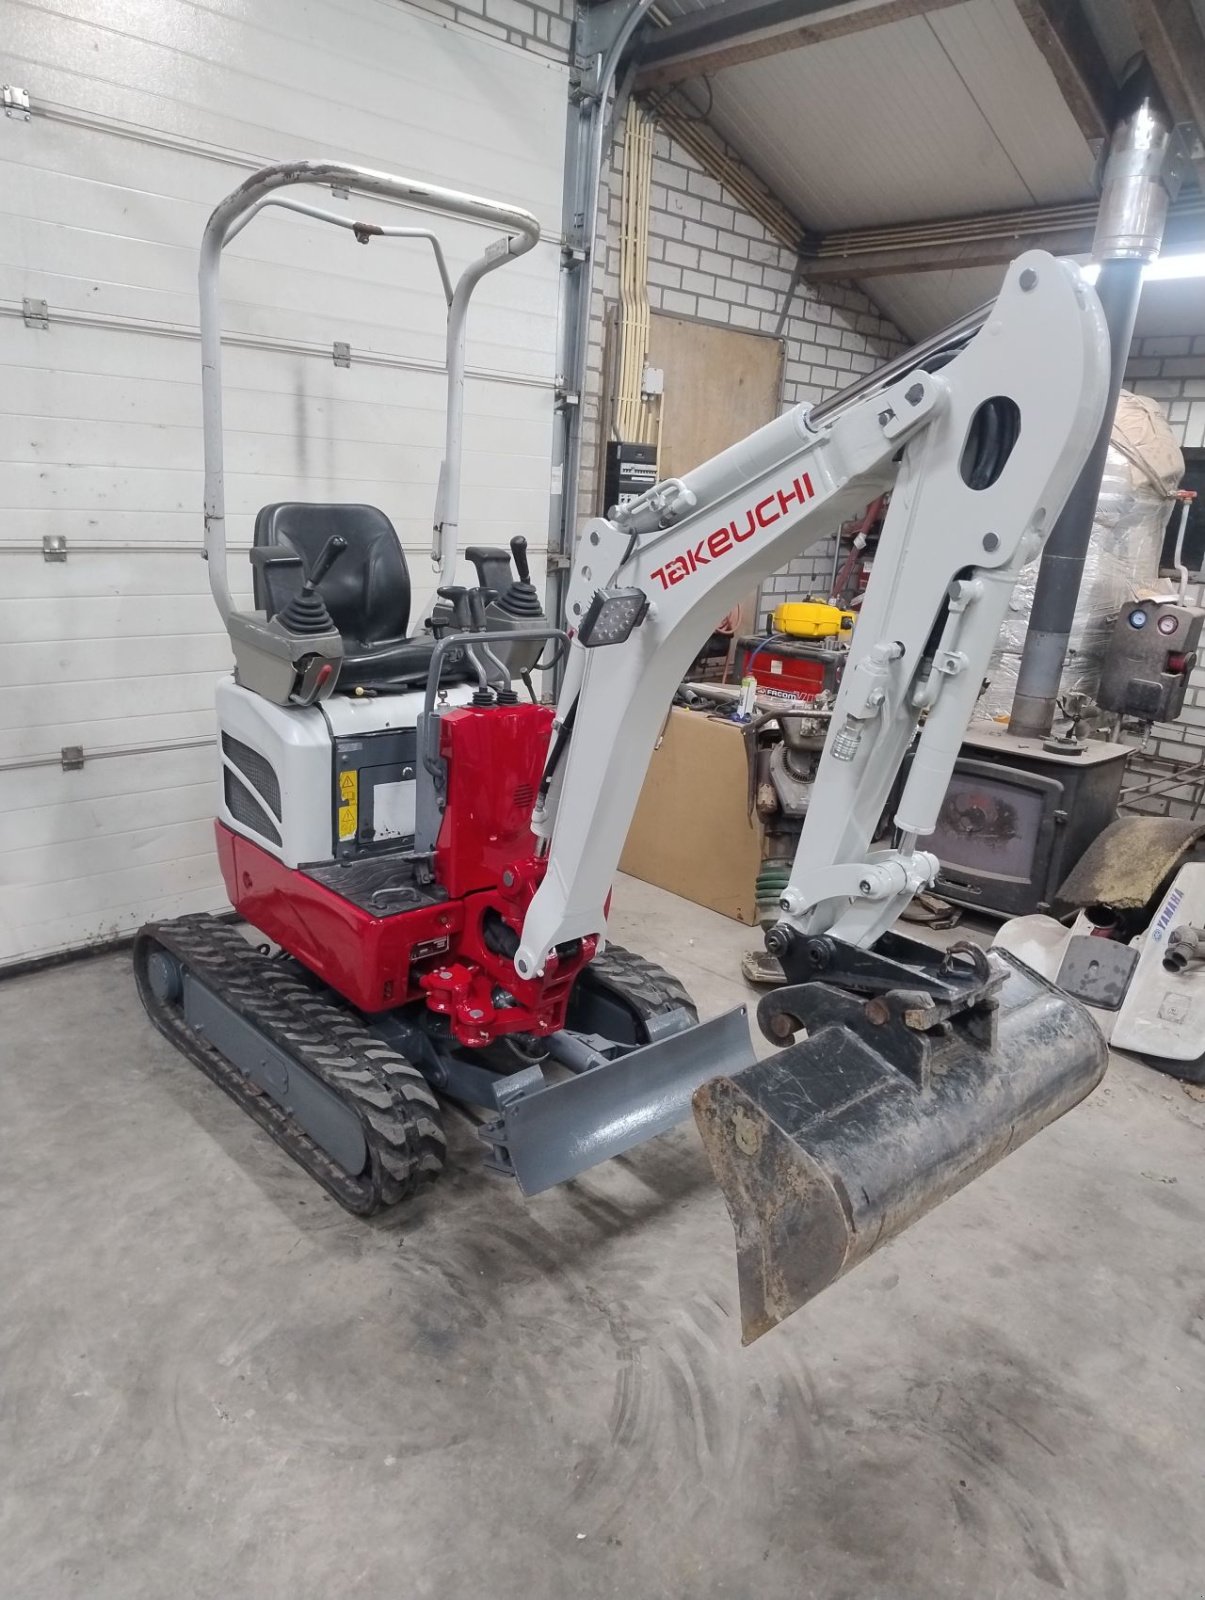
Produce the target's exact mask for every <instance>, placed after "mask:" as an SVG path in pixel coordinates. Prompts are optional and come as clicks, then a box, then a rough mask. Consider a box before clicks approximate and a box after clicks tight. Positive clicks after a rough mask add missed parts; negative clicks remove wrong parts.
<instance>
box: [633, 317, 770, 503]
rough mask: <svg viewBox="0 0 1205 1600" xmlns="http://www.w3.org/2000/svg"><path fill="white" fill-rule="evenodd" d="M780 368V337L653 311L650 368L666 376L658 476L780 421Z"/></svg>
mask: <svg viewBox="0 0 1205 1600" xmlns="http://www.w3.org/2000/svg"><path fill="white" fill-rule="evenodd" d="M782 363H783V347H782V341H781V340H780V339H773V338H770V337H769V336H767V335H765V334H758V333H744V332H740V331H738V330H736V329H734V328H720V327H715V326H712V325H711V324H709V323H705V322H693V321H691V320H690V319H689V318H686V317H668V316H664V315H662V314H661V313H655V314H654V315H653V317H652V319H651V325H650V330H649V364H650V366H653V367H660V368H661V370H662V371H663V372H664V373H665V399H664V402H663V410H662V424H661V455H660V459H659V460H658V463H657V470H658V473H659V475H660V476H661V477H662V478H674V477H679V476H680V475H681V474H682V473H684V472H689V471H690V470H691V468H692V467H697V466H698V465H699V463H700V462H703V461H709V460H710V459H711V457H712V456H714V455H718V454H719V452H720V451H721V450H725V449H727V447H728V446H729V445H730V444H735V443H736V441H737V440H738V439H743V438H744V437H745V435H746V434H749V433H752V432H753V431H754V429H755V428H760V427H761V426H762V425H763V423H766V422H769V421H770V420H771V418H773V417H776V416H777V415H778V412H779V405H780V396H781V394H782ZM720 374H722V387H721V388H717V380H718V375H720Z"/></svg>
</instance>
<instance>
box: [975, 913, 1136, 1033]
mask: <svg viewBox="0 0 1205 1600" xmlns="http://www.w3.org/2000/svg"><path fill="white" fill-rule="evenodd" d="M1093 932H1094V929H1093V926H1092V923H1091V922H1090V921H1089V920H1088V918H1087V917H1086V916H1085V915H1084V913H1083V912H1082V911H1081V912H1080V914H1079V916H1078V917H1076V919H1075V921H1074V922H1073V923H1072V924H1071V926H1070V927H1065V926H1064V924H1063V923H1061V922H1059V921H1058V920H1057V918H1055V917H1048V916H1045V915H1043V914H1042V913H1041V912H1039V911H1035V912H1031V913H1030V914H1029V915H1028V916H1024V917H1011V918H1010V919H1009V920H1008V921H1007V922H1005V923H1002V924H1001V926H1000V928H999V929H998V930H997V932H996V936H995V938H994V939H993V940H992V946H991V947H992V949H993V950H1006V951H1007V952H1008V953H1009V955H1014V956H1016V958H1017V960H1018V961H1024V963H1025V965H1026V966H1027V967H1032V968H1033V970H1034V971H1035V972H1038V973H1041V975H1042V977H1043V978H1045V979H1046V980H1047V982H1049V983H1057V982H1058V976H1059V972H1060V971H1061V970H1062V966H1063V959H1064V957H1065V956H1066V954H1067V946H1068V945H1069V944H1070V943H1071V941H1072V939H1081V938H1084V939H1086V938H1090V937H1091V936H1092V934H1093ZM1080 1004H1081V1005H1082V1006H1083V1007H1084V1009H1085V1010H1086V1011H1087V1012H1088V1014H1089V1016H1090V1017H1091V1018H1092V1020H1093V1022H1095V1024H1096V1026H1097V1027H1098V1028H1099V1029H1100V1031H1101V1036H1102V1037H1103V1039H1104V1040H1105V1043H1106V1044H1107V1043H1108V1042H1109V1041H1110V1040H1111V1039H1112V1037H1113V1029H1114V1027H1115V1026H1116V1024H1117V1017H1118V1013H1117V1012H1116V1011H1106V1010H1105V1009H1104V1007H1103V1006H1092V1005H1088V1003H1087V1001H1084V1000H1081V1001H1080Z"/></svg>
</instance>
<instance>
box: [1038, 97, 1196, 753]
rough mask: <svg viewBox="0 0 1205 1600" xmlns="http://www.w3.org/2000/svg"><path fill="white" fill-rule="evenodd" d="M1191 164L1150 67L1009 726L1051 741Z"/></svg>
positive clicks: (1135, 106) (1125, 123) (1136, 104)
mask: <svg viewBox="0 0 1205 1600" xmlns="http://www.w3.org/2000/svg"><path fill="white" fill-rule="evenodd" d="M1182 164H1183V163H1182V151H1181V146H1180V142H1179V140H1178V139H1177V137H1176V135H1175V131H1174V128H1173V125H1172V121H1171V118H1170V117H1169V116H1168V114H1167V111H1166V109H1165V108H1164V106H1163V103H1162V101H1161V99H1159V97H1158V94H1157V91H1156V90H1155V88H1154V86H1153V80H1152V78H1151V76H1150V73H1149V70H1148V69H1147V68H1146V67H1145V66H1143V67H1142V68H1141V69H1140V70H1139V71H1138V72H1136V73H1135V74H1134V75H1133V77H1131V79H1130V80H1129V82H1128V84H1127V85H1126V86H1125V87H1123V90H1122V108H1121V115H1120V117H1119V120H1118V122H1117V124H1116V126H1115V127H1114V129H1113V136H1112V139H1111V141H1110V144H1109V154H1108V159H1107V161H1106V163H1105V170H1104V181H1103V184H1102V186H1101V196H1100V210H1099V211H1098V213H1097V220H1096V234H1095V237H1094V239H1093V243H1092V255H1093V258H1094V259H1095V260H1096V261H1099V262H1100V277H1099V278H1098V280H1097V284H1096V292H1097V294H1098V295H1099V296H1100V301H1101V306H1102V308H1103V310H1104V313H1105V322H1106V323H1107V325H1108V329H1109V339H1110V341H1111V344H1112V362H1111V365H1110V374H1109V394H1108V399H1107V401H1106V403H1105V414H1104V421H1103V422H1102V423H1101V429H1100V433H1099V435H1098V437H1097V440H1096V443H1095V444H1094V445H1093V447H1092V453H1091V454H1090V455H1089V457H1088V459H1087V461H1086V462H1085V463H1084V467H1083V470H1082V471H1081V473H1080V475H1079V477H1078V478H1077V479H1076V482H1075V486H1074V488H1073V489H1072V490H1071V493H1070V495H1069V496H1068V498H1067V503H1066V505H1065V506H1064V507H1063V509H1062V511H1061V513H1060V514H1059V517H1058V520H1057V521H1056V522H1055V525H1054V527H1053V529H1052V530H1051V533H1050V537H1049V538H1048V539H1047V541H1046V545H1045V548H1044V549H1043V551H1042V559H1041V564H1040V566H1039V567H1038V580H1037V585H1036V587H1035V589H1034V597H1033V609H1032V611H1031V612H1030V616H1029V630H1028V632H1027V633H1026V635H1025V647H1024V650H1023V651H1022V655H1021V665H1020V669H1019V670H1018V673H1017V689H1016V694H1015V695H1014V697H1013V706H1012V713H1011V716H1010V718H1009V725H1008V727H1009V732H1010V733H1014V734H1019V735H1022V736H1028V737H1031V738H1044V737H1045V736H1046V735H1047V734H1048V733H1049V732H1050V730H1051V728H1052V727H1053V725H1054V717H1055V711H1056V708H1057V701H1058V691H1059V679H1060V677H1061V675H1062V671H1063V663H1064V661H1065V660H1066V656H1067V648H1068V644H1069V641H1070V637H1071V625H1072V621H1073V619H1074V616H1075V602H1076V600H1077V599H1078V598H1079V590H1080V583H1081V581H1082V579H1083V575H1084V558H1085V557H1086V555H1087V552H1088V544H1089V541H1090V539H1091V537H1092V523H1093V518H1094V517H1095V515H1096V502H1097V500H1098V499H1099V497H1100V486H1101V482H1102V480H1103V478H1104V472H1105V458H1106V456H1107V455H1108V451H1109V439H1110V436H1111V434H1112V431H1113V418H1114V415H1115V413H1116V411H1117V397H1118V394H1119V393H1120V391H1121V384H1122V378H1123V377H1124V374H1125V368H1126V361H1127V359H1128V357H1129V353H1130V343H1131V340H1132V339H1133V336H1134V319H1135V317H1136V316H1137V314H1138V300H1139V296H1140V295H1141V292H1142V269H1143V267H1144V266H1145V265H1146V263H1147V262H1148V261H1153V260H1154V259H1155V257H1156V256H1157V255H1158V254H1159V247H1160V244H1161V243H1162V241H1163V229H1164V225H1165V223H1166V221H1167V208H1168V205H1169V203H1170V202H1171V201H1172V200H1173V199H1174V198H1175V196H1176V193H1177V191H1178V190H1179V186H1180V173H1181V170H1182Z"/></svg>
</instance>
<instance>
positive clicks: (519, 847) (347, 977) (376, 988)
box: [217, 705, 596, 1047]
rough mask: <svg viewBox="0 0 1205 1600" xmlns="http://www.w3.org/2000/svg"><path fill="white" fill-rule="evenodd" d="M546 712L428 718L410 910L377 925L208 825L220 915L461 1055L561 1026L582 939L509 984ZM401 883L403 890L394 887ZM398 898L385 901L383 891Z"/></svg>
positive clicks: (536, 869)
mask: <svg viewBox="0 0 1205 1600" xmlns="http://www.w3.org/2000/svg"><path fill="white" fill-rule="evenodd" d="M552 721H553V712H552V709H551V708H550V707H548V706H533V705H515V706H481V707H478V706H465V707H462V708H459V709H457V710H454V711H448V712H445V713H444V714H443V716H441V718H440V722H439V728H440V755H441V756H442V757H443V759H444V762H445V763H446V771H447V795H446V806H445V809H444V814H443V821H442V824H441V827H440V830H439V838H438V840H437V842H436V847H435V853H434V864H433V865H434V879H435V882H434V885H431V884H423V883H422V881H421V878H420V876H419V874H418V864H417V863H414V862H412V861H409V860H408V859H407V858H406V857H405V856H403V855H402V854H401V853H400V852H399V853H398V854H397V855H396V856H394V857H392V858H385V857H378V858H376V859H377V860H378V861H382V862H386V861H389V860H392V861H393V862H395V863H396V867H397V875H398V877H399V879H400V880H401V891H400V892H401V893H402V894H406V893H412V895H413V898H414V899H415V901H416V902H417V903H415V904H414V905H413V906H412V907H411V908H410V909H400V908H399V909H398V910H396V911H393V912H388V913H385V912H382V911H378V910H376V909H375V908H373V907H372V906H371V905H368V906H366V905H365V904H363V903H357V900H356V899H354V898H353V897H352V896H351V894H350V892H349V893H343V892H340V890H339V889H336V888H334V887H332V886H331V884H330V882H329V879H330V877H331V876H332V874H331V873H330V872H329V871H324V872H323V874H322V877H323V879H325V880H327V881H321V880H320V878H319V877H318V876H317V875H316V872H315V870H310V871H306V870H305V869H294V868H290V867H286V866H285V865H283V863H282V862H280V861H278V860H277V859H276V857H275V856H272V855H269V854H268V852H267V851H266V850H264V849H262V848H261V847H260V846H259V845H256V844H253V843H252V842H251V841H250V840H248V839H245V838H243V837H242V836H241V835H239V834H235V833H233V832H231V831H230V830H229V829H228V828H226V827H224V826H223V825H222V824H221V823H219V824H218V825H217V839H218V856H219V859H220V862H221V867H222V875H223V878H224V879H225V883H226V892H227V894H228V895H229V896H230V901H231V904H232V905H233V906H234V907H235V909H236V910H237V911H238V912H239V913H240V915H242V916H244V917H246V919H247V920H248V921H249V922H250V923H252V924H253V925H254V926H255V927H257V928H259V929H261V930H262V932H264V933H265V934H267V935H268V937H269V938H271V939H274V940H275V941H276V942H277V943H278V944H280V945H281V946H282V948H283V949H285V950H287V951H288V952H289V953H290V954H291V955H293V956H296V958H297V959H298V960H299V961H301V962H302V963H303V964H304V965H305V966H306V967H308V968H309V969H310V970H311V971H312V972H314V973H316V974H317V975H318V976H319V977H320V978H322V979H323V981H324V982H326V983H328V984H329V985H330V986H331V988H333V989H335V990H337V991H338V993H340V994H342V995H343V996H344V997H345V998H346V999H348V1000H350V1001H351V1003H352V1004H353V1005H355V1006H356V1007H358V1008H359V1009H360V1010H361V1011H367V1012H373V1011H386V1010H390V1009H392V1008H393V1007H396V1006H400V1005H405V1004H406V1003H408V1002H411V1001H415V1000H419V999H425V1001H426V1004H427V1005H428V1006H429V1008H430V1009H431V1010H432V1011H435V1012H438V1013H440V1014H441V1015H444V1016H446V1017H447V1018H448V1019H449V1022H450V1025H451V1029H452V1032H453V1033H454V1034H455V1036H456V1038H457V1039H459V1040H460V1042H461V1043H462V1044H465V1045H469V1046H473V1047H479V1046H481V1045H484V1044H488V1043H489V1042H490V1041H491V1040H493V1039H496V1038H498V1037H500V1036H501V1035H503V1034H508V1033H536V1034H544V1033H551V1032H554V1031H555V1030H556V1029H558V1028H561V1027H563V1026H564V1022H565V1012H566V1008H567V1006H568V1003H569V992H570V990H571V988H572V986H573V981H574V979H575V978H576V977H577V974H578V973H579V972H580V971H581V969H582V968H583V967H584V966H585V965H586V964H587V963H588V962H589V961H590V959H591V957H592V956H593V955H594V951H595V946H596V941H595V940H594V939H584V940H581V941H577V942H575V944H574V945H573V946H572V947H571V948H570V949H567V950H562V951H560V952H559V953H558V952H554V953H552V954H551V955H550V956H549V958H548V961H547V962H546V963H545V968H544V972H543V973H542V974H541V975H540V976H539V977H538V978H533V979H526V980H525V979H522V978H520V977H519V975H518V973H517V972H516V971H515V969H514V965H513V963H512V960H511V956H512V954H513V952H514V950H515V949H516V948H517V946H518V942H519V934H520V931H521V929H522V926H523V918H524V916H525V914H526V911H527V907H528V904H529V903H530V901H531V898H532V896H533V894H534V893H535V891H536V889H537V887H538V886H539V883H540V879H541V878H542V877H543V874H544V862H543V860H542V859H541V858H540V857H539V856H538V855H537V853H536V838H535V835H534V834H533V833H532V831H531V815H532V811H533V809H534V807H535V802H536V794H537V791H538V788H539V784H540V779H541V776H542V773H543V768H544V760H545V756H546V754H547V750H548V739H549V734H550V731H551V727H552ZM407 872H409V873H410V874H411V875H412V876H413V879H414V882H413V887H412V890H408V889H407V887H406V876H407ZM390 892H391V893H397V892H399V891H398V890H396V889H395V890H391V891H390Z"/></svg>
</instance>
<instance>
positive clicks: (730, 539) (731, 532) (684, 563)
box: [649, 472, 816, 589]
mask: <svg viewBox="0 0 1205 1600" xmlns="http://www.w3.org/2000/svg"><path fill="white" fill-rule="evenodd" d="M815 494H816V491H815V489H813V488H812V480H811V478H810V477H809V476H808V474H807V473H806V472H805V473H803V474H802V476H801V477H798V478H795V479H794V480H793V481H792V483H791V487H790V488H789V489H776V490H775V491H774V493H773V494H768V495H767V496H766V498H765V499H764V500H759V501H758V502H757V504H756V505H755V506H749V507H748V508H747V509H746V510H745V511H742V512H740V513H739V514H738V515H737V516H736V517H735V518H734V519H733V521H731V522H728V523H725V524H724V526H723V527H722V528H717V529H716V530H715V532H714V533H709V534H708V535H707V536H706V538H703V539H700V540H699V542H698V544H696V545H694V546H688V547H687V549H685V550H684V551H683V552H682V554H681V555H677V556H674V558H673V560H672V561H667V562H666V563H665V565H664V566H663V567H656V568H654V570H653V571H652V572H651V573H650V574H649V576H650V577H653V578H656V579H657V580H658V582H659V583H660V584H661V587H662V588H663V589H669V588H671V587H672V586H673V585H674V584H675V583H681V582H682V580H683V578H689V577H690V575H691V573H692V572H697V571H698V570H699V568H700V567H709V566H710V565H711V563H712V562H713V561H719V560H721V559H722V558H723V557H724V556H726V555H728V554H730V553H731V551H733V550H735V548H736V547H737V545H738V544H744V542H745V540H746V539H752V537H753V535H754V534H755V533H756V532H757V530H758V529H759V528H768V527H770V525H771V524H772V523H775V522H778V521H779V520H780V519H781V518H782V517H785V516H786V514H787V512H788V511H789V510H790V509H791V507H792V506H793V505H799V506H805V505H807V503H808V501H809V500H812V499H814V498H815Z"/></svg>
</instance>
